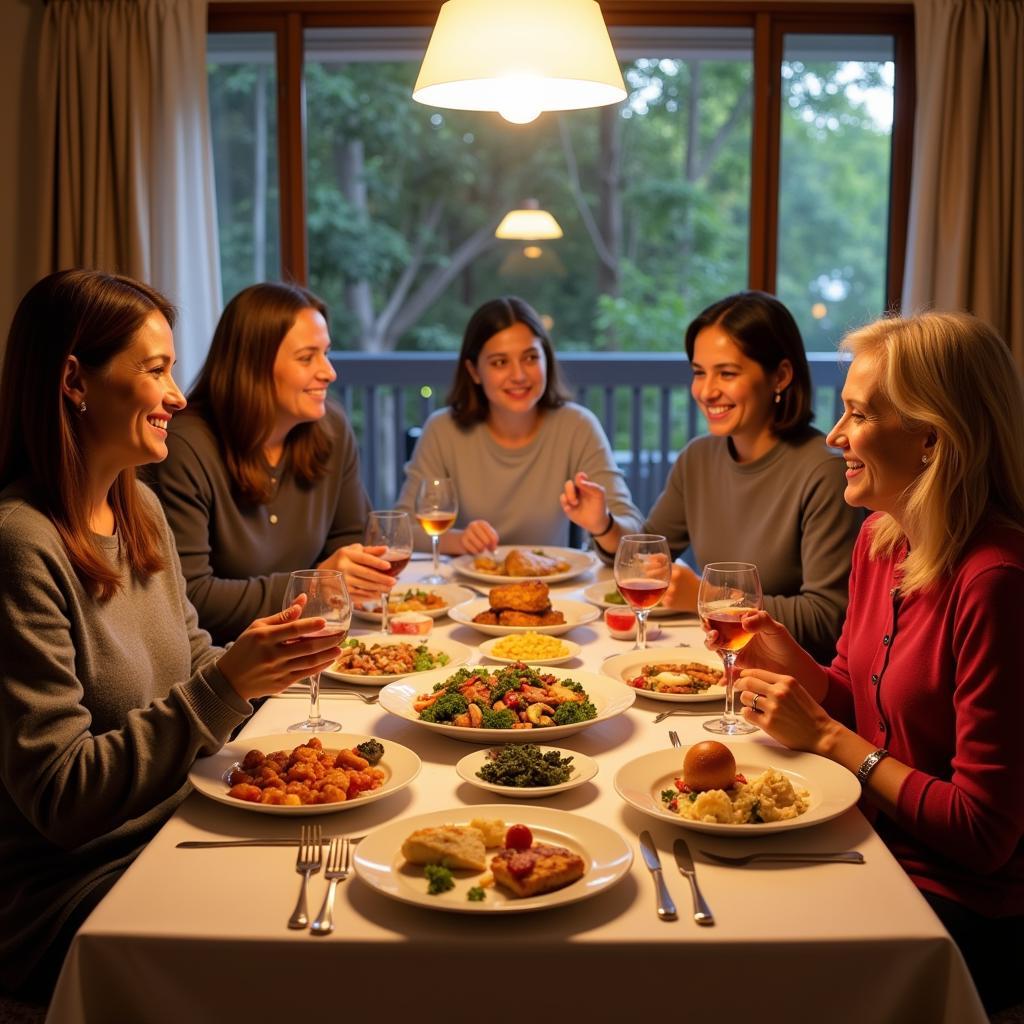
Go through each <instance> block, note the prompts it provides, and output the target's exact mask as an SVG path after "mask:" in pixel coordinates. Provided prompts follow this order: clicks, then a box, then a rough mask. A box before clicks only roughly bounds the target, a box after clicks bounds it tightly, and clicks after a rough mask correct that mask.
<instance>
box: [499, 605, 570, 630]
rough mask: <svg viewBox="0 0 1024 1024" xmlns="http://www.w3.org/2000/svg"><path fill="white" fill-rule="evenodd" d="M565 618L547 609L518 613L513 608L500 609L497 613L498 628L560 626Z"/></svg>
mask: <svg viewBox="0 0 1024 1024" xmlns="http://www.w3.org/2000/svg"><path fill="white" fill-rule="evenodd" d="M564 622H565V616H564V615H563V614H562V613H561V612H556V611H555V610H554V609H552V608H550V607H548V608H547V609H545V610H544V611H541V612H518V611H516V610H515V609H514V608H502V610H501V611H500V612H498V625H499V626H561V625H562V624H563V623H564Z"/></svg>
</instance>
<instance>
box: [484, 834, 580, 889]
mask: <svg viewBox="0 0 1024 1024" xmlns="http://www.w3.org/2000/svg"><path fill="white" fill-rule="evenodd" d="M585 870H586V865H585V864H584V863H583V858H582V857H580V856H579V854H576V853H573V852H572V850H567V849H566V848H565V847H564V846H549V845H548V844H547V843H535V844H534V845H533V846H531V847H530V849H529V850H502V851H501V852H500V853H497V854H495V855H494V857H492V858H491V873H492V874H493V875H494V879H495V881H496V882H498V884H499V885H502V886H504V887H505V888H506V889H508V890H509V891H510V892H512V893H514V894H515V895H516V896H537V895H539V894H540V893H544V892H553V891H554V890H555V889H562V888H564V887H565V886H567V885H569V884H570V883H572V882H575V881H576V879H577V878H582V877H583V873H584V871H585Z"/></svg>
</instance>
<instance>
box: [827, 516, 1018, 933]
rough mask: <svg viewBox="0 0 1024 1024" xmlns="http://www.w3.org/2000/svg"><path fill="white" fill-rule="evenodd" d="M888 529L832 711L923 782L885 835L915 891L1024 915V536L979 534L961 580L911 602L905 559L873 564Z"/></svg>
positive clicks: (856, 570) (995, 530)
mask: <svg viewBox="0 0 1024 1024" xmlns="http://www.w3.org/2000/svg"><path fill="white" fill-rule="evenodd" d="M878 518H879V517H878V516H872V517H871V518H870V519H868V520H867V522H866V523H865V526H864V528H863V529H862V530H861V533H860V537H859V539H858V540H857V545H856V547H855V549H854V554H853V567H852V570H851V573H850V604H849V608H848V610H847V614H846V623H845V625H844V627H843V633H842V636H841V637H840V639H839V643H838V646H837V654H836V657H835V660H834V661H833V662H832V665H831V667H830V668H829V669H828V670H827V671H828V679H829V689H828V694H827V696H826V700H825V702H824V703H825V707H826V708H827V710H828V711H829V713H830V714H831V715H833V717H835V718H837V719H839V720H840V721H842V722H843V723H844V724H846V725H848V726H851V727H852V728H855V729H856V731H857V732H858V733H859V734H860V735H861V736H863V737H865V738H866V739H868V740H869V741H870V742H871V743H873V744H875V745H876V746H878V747H887V748H888V750H889V752H890V753H891V754H892V756H893V757H895V758H896V759H897V760H899V761H902V762H903V763H904V764H907V765H909V766H911V767H912V768H913V769H914V770H913V771H912V772H911V773H910V775H909V776H908V777H907V779H906V780H905V781H904V783H903V785H902V787H901V788H900V792H899V799H898V806H897V813H896V815H895V817H894V818H889V817H887V816H885V815H882V814H880V813H879V814H877V815H876V820H875V822H874V825H875V828H876V829H877V830H878V833H879V835H880V836H881V837H882V838H883V839H884V840H885V842H886V844H887V845H888V846H889V848H890V849H891V850H892V852H893V854H894V855H895V857H896V858H897V859H898V860H899V861H900V863H901V864H902V865H903V867H904V869H905V870H906V871H907V873H908V874H909V875H910V877H911V878H912V879H913V880H914V882H915V883H916V884H917V885H918V886H919V887H920V888H921V889H925V890H927V891H929V892H933V893H938V894H939V895H941V896H945V897H947V898H949V899H952V900H956V901H957V902H959V903H962V904H964V905H965V906H967V907H969V908H971V909H972V910H974V911H976V912H978V913H980V914H984V915H986V916H989V917H1002V916H1010V915H1020V914H1024V843H1022V836H1024V652H1022V648H1021V644H1022V643H1024V532H1020V531H1016V530H1012V529H1010V528H1008V527H1000V526H993V525H991V524H989V525H987V526H983V527H981V528H979V529H978V530H977V532H976V533H975V535H974V537H973V538H972V539H971V540H970V542H969V543H968V544H967V547H966V548H965V550H964V552H963V554H962V556H961V558H960V560H959V561H958V562H957V564H956V566H955V568H954V569H953V572H952V574H951V575H949V576H947V577H945V578H943V579H942V580H941V581H940V582H939V583H937V584H935V585H933V586H932V587H930V588H929V589H928V590H927V591H926V592H923V593H920V592H919V593H916V594H913V595H911V596H909V597H906V598H902V599H900V598H898V597H897V596H895V591H894V589H893V588H894V587H895V586H896V582H897V576H896V573H895V569H896V566H897V564H898V563H899V561H900V560H901V558H902V557H903V554H904V553H905V552H896V553H895V555H894V556H893V557H890V558H885V559H877V560H876V559H872V558H870V557H869V554H868V550H869V547H870V539H871V532H872V526H873V524H874V522H875V521H877V519H878Z"/></svg>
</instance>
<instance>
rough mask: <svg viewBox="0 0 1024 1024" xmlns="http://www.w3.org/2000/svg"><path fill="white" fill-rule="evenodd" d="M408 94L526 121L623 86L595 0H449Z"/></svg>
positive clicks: (601, 100)
mask: <svg viewBox="0 0 1024 1024" xmlns="http://www.w3.org/2000/svg"><path fill="white" fill-rule="evenodd" d="M412 98H413V99H414V100H417V101H419V102H420V103H426V104H429V105H430V106H435V107H450V108H453V109H455V110H496V111H497V112H498V113H500V114H501V116H502V117H504V118H505V120H507V121H511V122H513V123H514V124H526V123H527V122H529V121H532V120H534V118H536V117H537V116H538V115H539V114H540V113H541V112H542V111H545V110H582V109H584V108H586V107H603V106H606V105H607V104H610V103H619V102H621V101H622V100H624V99H625V98H626V89H625V86H624V85H623V82H622V72H621V71H620V70H619V65H618V61H617V60H616V59H615V52H614V50H612V44H611V40H610V39H609V38H608V29H607V28H606V27H605V24H604V19H603V18H602V16H601V9H600V7H598V5H597V3H596V0H515V3H510V2H508V0H447V2H446V3H445V4H443V5H442V7H441V10H440V13H439V14H438V16H437V24H436V25H435V26H434V31H433V34H432V35H431V37H430V43H429V44H428V45H427V52H426V54H424V57H423V63H422V65H421V66H420V73H419V77H418V78H417V79H416V85H415V87H414V88H413V93H412Z"/></svg>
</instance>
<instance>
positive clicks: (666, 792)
mask: <svg viewBox="0 0 1024 1024" xmlns="http://www.w3.org/2000/svg"><path fill="white" fill-rule="evenodd" d="M677 796H679V794H678V793H677V792H676V791H675V790H674V789H663V790H662V791H661V802H662V803H663V804H669V803H671V802H672V801H673V800H675V799H676V797H677Z"/></svg>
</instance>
